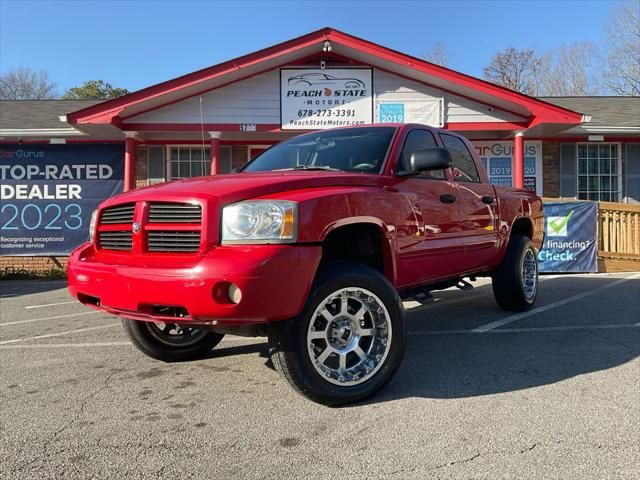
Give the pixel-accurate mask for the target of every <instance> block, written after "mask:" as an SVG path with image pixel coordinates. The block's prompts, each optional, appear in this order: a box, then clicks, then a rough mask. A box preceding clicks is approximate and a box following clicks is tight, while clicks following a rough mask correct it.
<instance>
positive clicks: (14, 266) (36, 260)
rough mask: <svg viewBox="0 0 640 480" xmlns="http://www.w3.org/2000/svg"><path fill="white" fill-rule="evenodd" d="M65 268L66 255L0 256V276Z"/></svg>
mask: <svg viewBox="0 0 640 480" xmlns="http://www.w3.org/2000/svg"><path fill="white" fill-rule="evenodd" d="M53 269H56V270H65V271H66V269H67V257H58V256H56V257H0V278H2V276H4V275H8V274H12V273H27V272H28V273H32V274H38V273H44V272H48V271H50V270H53Z"/></svg>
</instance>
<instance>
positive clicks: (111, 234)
mask: <svg viewBox="0 0 640 480" xmlns="http://www.w3.org/2000/svg"><path fill="white" fill-rule="evenodd" d="M98 245H99V246H100V248H102V249H104V250H131V249H132V248H133V239H132V235H131V230H109V231H104V232H100V233H99V234H98Z"/></svg>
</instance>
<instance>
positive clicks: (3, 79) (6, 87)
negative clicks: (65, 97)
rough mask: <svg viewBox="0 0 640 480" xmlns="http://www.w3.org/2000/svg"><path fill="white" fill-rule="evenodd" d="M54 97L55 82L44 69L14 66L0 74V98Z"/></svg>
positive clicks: (36, 98) (28, 98) (41, 98)
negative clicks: (35, 69) (36, 69)
mask: <svg viewBox="0 0 640 480" xmlns="http://www.w3.org/2000/svg"><path fill="white" fill-rule="evenodd" d="M55 97H56V92H55V84H54V83H53V82H50V81H49V74H48V73H47V72H45V71H44V70H40V71H37V72H36V71H34V70H31V69H30V68H16V69H14V70H9V71H8V72H6V73H4V74H2V75H0V100H46V99H51V98H55Z"/></svg>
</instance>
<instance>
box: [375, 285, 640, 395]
mask: <svg viewBox="0 0 640 480" xmlns="http://www.w3.org/2000/svg"><path fill="white" fill-rule="evenodd" d="M615 281H617V279H616V278H613V279H612V278H602V277H579V278H572V279H571V284H570V285H567V278H566V277H563V278H553V279H549V280H547V281H545V282H544V287H543V288H545V289H564V290H560V291H562V292H563V293H566V295H565V296H564V297H562V296H561V297H560V299H562V298H566V297H569V296H572V295H576V294H579V293H582V292H586V291H587V290H594V289H596V288H599V287H601V286H605V285H606V284H607V283H611V282H615ZM616 288H625V289H628V290H627V291H628V292H629V295H628V298H629V301H628V303H625V304H616V305H612V304H611V301H606V300H604V299H603V300H602V301H600V302H598V309H597V310H596V311H594V309H593V302H591V303H589V305H588V306H587V305H585V307H582V308H581V306H580V305H581V303H579V302H576V303H574V304H572V305H574V309H573V310H572V312H571V316H570V317H568V316H567V313H566V311H565V313H564V314H557V317H555V318H554V320H556V321H557V323H556V325H558V326H562V325H567V324H568V325H573V326H576V325H594V324H596V325H597V324H598V318H600V319H602V318H604V319H606V321H605V322H601V324H602V325H606V324H613V323H616V324H620V323H625V324H630V325H631V324H634V323H636V322H638V320H640V307H639V306H638V304H637V303H635V301H636V300H634V299H637V298H638V295H639V294H640V280H629V281H627V282H625V283H624V284H622V285H619V286H616V287H612V288H610V289H607V290H604V291H602V294H600V293H596V294H594V297H595V298H597V295H602V296H603V297H604V298H607V294H608V293H610V292H612V291H614V289H616ZM594 297H592V298H594ZM546 303H550V302H546ZM540 305H542V304H539V306H540ZM496 308H497V307H496ZM445 309H446V307H442V308H441V309H440V312H439V314H443V313H444V314H446V311H445ZM615 309H618V310H619V309H623V310H625V312H626V313H628V314H626V315H625V317H624V318H620V317H618V316H616V315H615V314H612V315H607V313H608V312H610V311H615ZM629 309H635V310H636V312H635V313H634V312H633V310H629ZM424 311H426V309H425V310H423V312H424ZM476 312H477V309H476ZM550 312H553V310H551V311H550ZM504 313H505V315H504V316H507V315H509V313H507V312H504ZM470 315H473V313H471V314H470ZM470 318H471V317H470ZM532 318H533V317H532ZM547 318H548V317H547ZM416 325H419V321H415V320H414V321H413V326H414V327H415V326H416ZM547 325H548V323H547ZM510 327H511V325H510ZM425 330H427V329H425ZM638 355H640V328H620V329H584V330H565V331H558V330H555V331H539V332H509V333H488V334H464V333H463V334H445V335H424V336H420V335H418V336H409V338H408V343H407V351H406V354H405V357H404V361H403V363H402V365H401V367H400V370H399V371H398V373H397V374H396V376H395V377H394V379H393V381H392V382H391V383H390V384H389V385H388V386H387V387H386V388H384V389H383V390H382V391H381V392H380V393H378V394H377V395H376V396H374V397H373V398H371V399H370V400H369V401H367V402H366V403H377V402H384V401H389V400H397V399H400V398H406V397H427V398H462V397H474V396H480V395H490V394H494V393H502V392H510V391H514V390H522V389H526V388H531V387H537V386H541V385H547V384H552V383H556V382H559V381H562V380H566V379H569V378H573V377H576V376H578V375H583V374H587V373H591V372H597V371H600V370H606V369H610V368H613V367H617V366H619V365H622V364H624V363H627V362H629V361H631V360H633V359H634V358H636V357H637V356H638Z"/></svg>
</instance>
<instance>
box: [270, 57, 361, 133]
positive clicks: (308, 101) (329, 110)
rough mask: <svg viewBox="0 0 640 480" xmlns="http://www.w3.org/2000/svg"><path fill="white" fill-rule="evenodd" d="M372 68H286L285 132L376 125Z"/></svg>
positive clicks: (282, 98)
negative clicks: (374, 123)
mask: <svg viewBox="0 0 640 480" xmlns="http://www.w3.org/2000/svg"><path fill="white" fill-rule="evenodd" d="M372 85H373V80H372V70H371V69H370V68H327V69H324V70H322V69H319V68H317V69H312V68H299V69H293V68H283V69H281V70H280V118H281V127H282V129H283V130H319V129H325V128H333V127H348V126H352V125H363V124H369V123H373V88H372Z"/></svg>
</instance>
